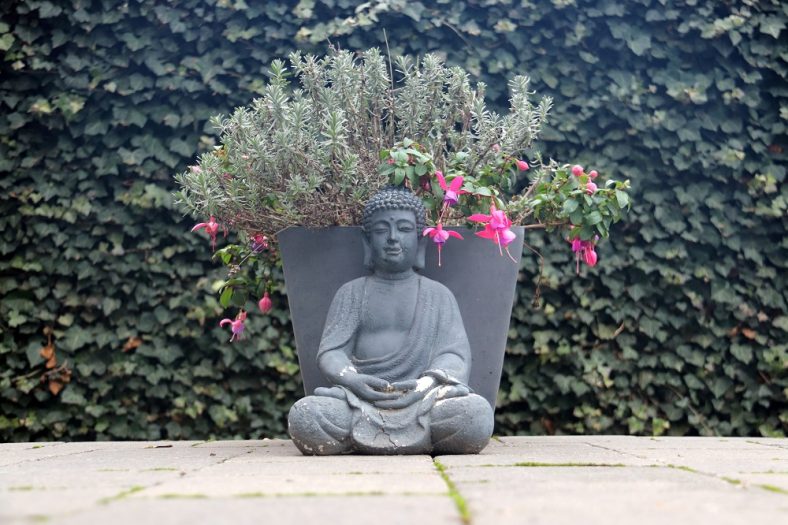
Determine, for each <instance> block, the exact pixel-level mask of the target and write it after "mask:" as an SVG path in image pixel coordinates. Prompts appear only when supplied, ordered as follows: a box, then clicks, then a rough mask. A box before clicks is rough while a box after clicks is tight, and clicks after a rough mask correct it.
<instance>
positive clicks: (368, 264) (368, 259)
mask: <svg viewBox="0 0 788 525" xmlns="http://www.w3.org/2000/svg"><path fill="white" fill-rule="evenodd" d="M361 244H363V245H364V268H366V269H367V270H374V269H375V268H374V265H373V264H372V247H371V246H370V245H369V239H367V234H366V233H362V234H361Z"/></svg>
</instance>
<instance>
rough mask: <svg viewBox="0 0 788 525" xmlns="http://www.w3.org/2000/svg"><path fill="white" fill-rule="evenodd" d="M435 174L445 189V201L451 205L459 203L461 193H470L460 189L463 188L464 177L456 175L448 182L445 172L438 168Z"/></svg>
mask: <svg viewBox="0 0 788 525" xmlns="http://www.w3.org/2000/svg"><path fill="white" fill-rule="evenodd" d="M435 176H436V177H437V178H438V184H440V186H441V189H442V190H443V191H444V194H443V202H444V203H446V204H448V205H449V206H454V205H455V204H457V201H459V200H460V195H462V194H464V193H468V192H467V191H463V190H461V189H460V188H462V177H459V176H457V177H454V178H453V179H452V180H451V182H450V183H448V184H447V183H446V178H445V177H444V176H443V172H441V171H440V170H436V171H435Z"/></svg>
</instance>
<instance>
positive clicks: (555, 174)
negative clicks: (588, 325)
mask: <svg viewBox="0 0 788 525" xmlns="http://www.w3.org/2000/svg"><path fill="white" fill-rule="evenodd" d="M491 151H492V152H494V154H495V160H494V162H493V163H492V164H490V165H485V166H482V167H481V170H480V173H479V174H476V175H474V174H468V173H466V172H464V171H462V170H461V169H459V168H458V166H456V165H452V164H449V165H448V166H446V168H447V170H448V173H449V175H445V174H444V171H443V170H440V169H436V168H435V165H434V163H433V160H432V157H431V156H430V155H429V154H428V153H427V152H426V151H425V150H424V148H422V147H421V146H420V145H418V144H416V143H414V142H413V141H407V140H406V141H403V142H402V143H401V144H398V145H397V146H395V147H394V148H392V149H389V150H383V151H382V152H381V155H380V157H381V164H380V167H379V171H380V172H381V174H382V175H387V176H389V181H390V182H391V183H393V184H402V185H405V186H409V187H410V188H411V190H412V191H414V192H415V193H416V194H417V195H420V196H421V197H422V199H423V201H424V204H425V207H426V208H427V210H428V215H429V216H430V217H431V218H432V220H433V221H434V226H428V227H426V228H425V229H424V231H423V232H422V235H423V236H425V237H429V238H430V239H431V240H432V242H433V243H434V244H435V245H436V247H437V250H438V266H441V265H442V254H441V251H442V248H443V245H444V244H445V243H446V242H447V241H448V240H449V239H450V238H455V239H460V240H462V239H463V237H462V236H461V235H460V234H459V233H457V232H456V231H454V230H450V229H447V228H446V225H447V224H452V225H457V224H463V223H471V224H476V225H483V226H484V228H483V229H482V230H480V231H478V232H476V235H477V236H478V237H480V238H483V239H489V240H490V241H492V243H493V244H495V245H496V246H497V247H498V252H499V253H500V254H501V255H503V254H504V252H505V253H506V255H508V257H509V258H510V259H511V260H512V261H516V259H515V258H514V256H513V255H512V254H511V253H510V252H509V248H508V247H509V245H510V244H511V243H512V242H513V241H514V240H515V238H516V234H515V233H514V232H513V231H512V229H511V228H512V225H513V224H516V223H520V224H522V223H523V222H525V220H526V219H530V221H531V222H532V223H531V224H528V225H526V228H529V229H532V228H544V229H546V230H554V229H565V230H568V236H567V237H566V239H567V241H569V243H571V248H572V252H573V253H574V255H575V267H576V272H577V273H578V274H579V273H580V262H581V261H582V262H583V263H585V264H586V265H587V266H589V267H594V266H596V264H597V262H598V260H599V257H598V254H597V244H598V242H599V240H600V238H601V237H607V236H608V228H609V225H610V224H612V223H613V222H615V221H617V220H619V219H620V218H621V214H622V213H623V211H624V209H625V208H628V206H629V197H628V194H627V193H626V190H627V189H628V187H629V184H628V182H624V183H620V182H615V181H609V182H607V183H606V184H605V186H604V187H603V188H600V187H599V186H598V185H597V183H596V182H595V180H596V179H597V177H598V176H599V174H598V172H597V171H596V170H592V171H590V172H588V173H586V172H585V169H584V168H583V167H582V166H580V165H578V164H576V165H574V166H572V167H571V168H569V167H567V166H559V165H557V164H555V163H551V164H549V165H546V166H544V165H543V166H541V167H540V168H541V169H540V170H539V171H538V172H537V173H536V174H535V175H534V176H532V177H531V179H530V180H529V183H528V190H527V191H526V192H525V193H524V194H523V195H521V196H519V197H515V198H512V199H510V200H509V201H508V202H507V200H506V196H505V193H504V191H503V189H502V188H504V187H508V186H507V185H511V181H512V180H513V179H514V178H515V176H516V174H517V173H522V172H525V171H529V170H530V168H531V166H530V165H529V164H528V162H526V161H525V160H522V159H518V158H515V157H513V156H511V155H508V154H506V153H505V152H502V151H501V148H500V146H499V145H497V144H494V145H493V146H492V147H491ZM418 172H421V173H423V175H417V173H418ZM484 207H486V209H484ZM482 210H483V211H482ZM485 212H487V213H485ZM513 217H514V218H515V220H514V221H513V220H512V218H513ZM219 227H220V225H219V223H218V222H217V221H216V218H215V217H214V216H211V217H210V219H209V220H208V222H203V223H199V224H196V225H195V226H194V227H193V228H192V231H198V230H200V229H205V231H206V232H207V233H208V235H209V236H210V238H211V247H212V248H213V249H214V250H215V248H216V236H217V233H218V231H219ZM225 233H226V229H225ZM270 247H271V246H270V241H269V239H268V237H267V236H265V235H263V234H259V233H258V234H250V235H249V244H248V249H247V250H246V251H245V252H244V250H242V249H241V247H239V246H237V245H229V246H228V247H227V248H223V249H222V250H219V251H217V252H216V253H217V256H219V257H220V258H221V259H222V260H223V261H225V263H226V264H227V263H229V262H231V261H234V260H239V259H240V260H239V262H238V263H237V264H236V265H235V266H234V267H231V275H230V276H229V278H228V281H227V283H226V286H225V287H224V288H223V292H222V297H221V302H222V304H223V306H226V305H229V303H230V301H231V300H233V301H234V300H235V299H234V295H233V290H234V287H236V286H238V285H239V284H244V283H245V281H243V280H242V279H239V278H238V277H235V273H237V270H233V269H232V268H240V266H241V265H242V264H243V263H245V262H247V261H249V260H251V259H256V258H259V257H264V256H270V255H271V252H270ZM243 254H245V255H243ZM253 286H259V285H253ZM268 287H269V284H265V285H264V286H263V295H262V297H261V299H260V300H259V301H258V303H257V306H258V309H259V310H260V311H261V312H262V313H263V314H268V313H269V312H270V311H271V310H272V308H273V302H272V300H271V297H270V294H269V291H268ZM243 302H244V301H243V300H241V301H239V303H240V305H242V304H243ZM240 305H239V306H240ZM246 316H247V313H246V311H245V310H243V309H241V310H240V311H239V313H238V315H237V316H236V318H235V319H234V320H232V319H222V321H221V322H220V326H226V325H230V327H231V331H232V337H231V339H230V340H231V341H238V340H240V339H241V335H242V334H243V331H244V322H245V320H246Z"/></svg>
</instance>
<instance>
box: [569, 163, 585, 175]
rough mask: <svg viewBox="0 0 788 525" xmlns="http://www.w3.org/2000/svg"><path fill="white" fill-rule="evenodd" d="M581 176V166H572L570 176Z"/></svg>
mask: <svg viewBox="0 0 788 525" xmlns="http://www.w3.org/2000/svg"><path fill="white" fill-rule="evenodd" d="M582 174H583V166H581V165H580V164H575V165H574V166H572V175H574V176H575V177H579V176H580V175H582Z"/></svg>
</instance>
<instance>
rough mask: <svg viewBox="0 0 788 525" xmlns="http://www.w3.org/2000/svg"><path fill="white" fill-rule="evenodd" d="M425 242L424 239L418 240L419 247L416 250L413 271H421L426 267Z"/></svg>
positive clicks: (425, 239)
mask: <svg viewBox="0 0 788 525" xmlns="http://www.w3.org/2000/svg"><path fill="white" fill-rule="evenodd" d="M427 241H428V239H427V238H426V237H420V238H419V247H418V249H417V250H416V262H415V263H414V265H413V269H414V270H423V269H424V267H425V266H426V265H427Z"/></svg>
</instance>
